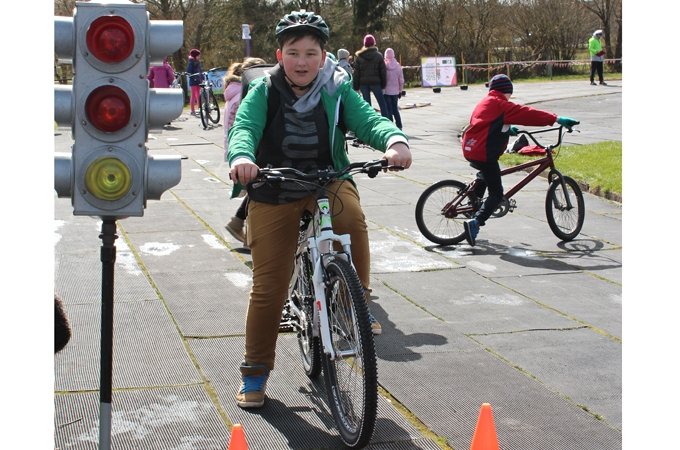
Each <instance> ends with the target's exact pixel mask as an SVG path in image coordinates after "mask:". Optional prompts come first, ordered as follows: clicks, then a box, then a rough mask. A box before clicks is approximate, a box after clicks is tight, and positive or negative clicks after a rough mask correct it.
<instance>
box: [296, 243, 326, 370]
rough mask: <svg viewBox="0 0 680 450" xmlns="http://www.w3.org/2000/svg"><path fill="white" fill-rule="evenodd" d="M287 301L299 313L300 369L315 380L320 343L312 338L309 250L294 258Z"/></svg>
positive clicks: (311, 285)
mask: <svg viewBox="0 0 680 450" xmlns="http://www.w3.org/2000/svg"><path fill="white" fill-rule="evenodd" d="M288 301H289V302H293V304H294V305H295V307H296V308H297V309H298V310H300V311H301V313H302V314H301V315H299V316H298V317H297V320H298V322H299V325H300V328H299V329H298V333H297V339H298V345H299V348H300V356H302V367H304V369H305V373H306V374H307V376H308V377H309V378H312V379H313V378H316V377H318V376H319V373H321V343H320V339H319V337H318V336H314V333H313V330H314V329H313V326H314V284H313V282H312V259H311V256H310V254H309V250H308V249H307V250H305V251H303V252H301V253H300V254H298V255H297V257H296V258H295V272H293V277H292V278H291V282H290V288H289V293H288Z"/></svg>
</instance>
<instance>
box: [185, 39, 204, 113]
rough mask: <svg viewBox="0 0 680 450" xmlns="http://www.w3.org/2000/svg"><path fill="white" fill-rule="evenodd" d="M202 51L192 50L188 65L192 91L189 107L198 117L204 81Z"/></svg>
mask: <svg viewBox="0 0 680 450" xmlns="http://www.w3.org/2000/svg"><path fill="white" fill-rule="evenodd" d="M200 58H201V51H200V50H199V49H197V48H194V49H191V51H190V52H189V64H187V73H188V74H189V88H190V89H191V97H190V99H189V107H190V108H191V114H193V115H196V114H197V113H196V105H198V104H199V102H200V95H201V81H203V69H202V68H201V61H200Z"/></svg>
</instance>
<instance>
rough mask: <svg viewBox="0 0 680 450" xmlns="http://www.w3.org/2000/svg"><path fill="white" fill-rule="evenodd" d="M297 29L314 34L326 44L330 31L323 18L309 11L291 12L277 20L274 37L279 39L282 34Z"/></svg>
mask: <svg viewBox="0 0 680 450" xmlns="http://www.w3.org/2000/svg"><path fill="white" fill-rule="evenodd" d="M298 27H306V28H309V29H311V30H312V31H314V32H316V33H317V34H318V35H319V36H320V37H321V39H322V40H323V42H324V43H326V42H327V41H328V38H329V37H330V30H329V29H328V25H327V24H326V21H325V20H323V17H321V16H320V15H318V14H314V13H313V12H311V11H305V10H304V9H301V10H300V11H292V12H291V13H290V14H286V15H285V16H283V18H282V19H281V20H279V23H278V25H276V37H277V38H280V37H281V35H282V34H283V33H284V32H286V31H289V30H291V29H294V28H298Z"/></svg>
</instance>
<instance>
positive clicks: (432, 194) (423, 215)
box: [416, 180, 472, 245]
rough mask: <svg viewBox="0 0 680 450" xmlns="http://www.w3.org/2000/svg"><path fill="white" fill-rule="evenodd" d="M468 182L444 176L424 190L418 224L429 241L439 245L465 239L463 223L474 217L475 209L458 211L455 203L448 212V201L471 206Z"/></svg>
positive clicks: (417, 215) (419, 201)
mask: <svg viewBox="0 0 680 450" xmlns="http://www.w3.org/2000/svg"><path fill="white" fill-rule="evenodd" d="M466 189H467V185H466V184H465V183H462V182H460V181H456V180H442V181H439V182H437V183H435V184H433V185H432V186H430V187H428V188H427V189H425V190H424V191H423V193H422V194H420V198H419V199H418V203H416V225H418V229H419V230H420V232H421V233H422V234H423V236H425V238H427V239H428V240H429V241H432V242H434V243H435V244H439V245H453V244H457V243H459V242H461V241H462V240H463V239H465V228H464V227H463V223H464V222H465V221H466V220H467V219H469V218H470V217H472V211H468V212H466V213H458V212H456V208H458V206H453V207H452V208H453V209H451V210H449V211H448V212H447V213H446V214H445V213H444V210H445V209H446V207H447V205H449V204H454V205H460V206H471V205H470V200H469V198H468V197H465V198H462V199H461V197H462V196H464V195H465V190H466Z"/></svg>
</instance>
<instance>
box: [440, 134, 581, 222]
mask: <svg viewBox="0 0 680 450" xmlns="http://www.w3.org/2000/svg"><path fill="white" fill-rule="evenodd" d="M561 128H562V126H560V127H554V128H547V129H545V130H538V131H533V132H528V131H520V133H521V134H526V135H528V136H529V137H530V138H531V139H532V140H533V141H534V142H535V143H536V144H537V145H539V146H541V144H539V143H538V141H536V139H535V138H534V137H533V134H539V133H546V132H549V131H554V130H559V129H561ZM561 143H562V134H561V133H559V139H558V141H557V143H556V144H554V145H548V146H547V147H543V146H541V147H543V148H544V149H545V152H546V154H545V156H544V157H543V158H539V159H534V160H532V161H527V162H525V163H522V164H518V165H516V166H512V167H507V168H505V169H502V170H501V177H504V176H505V175H509V174H512V173H515V172H519V171H524V170H526V169H529V168H531V167H535V169H533V170H532V171H531V172H529V173H528V174H527V175H526V176H525V177H524V178H522V179H521V180H519V181H518V182H517V183H516V184H515V185H514V186H513V187H511V188H510V189H508V190H507V191H505V192H504V193H503V196H504V197H505V198H506V199H508V200H509V199H511V198H512V197H513V196H514V195H515V194H516V193H517V192H519V191H520V190H521V189H522V188H524V187H525V186H526V185H527V184H529V183H530V182H531V181H533V179H534V178H536V177H537V176H538V175H540V174H541V173H543V172H544V171H545V170H546V169H550V172H549V173H548V181H552V180H553V179H554V177H558V179H559V180H560V183H561V184H562V188H563V189H565V185H564V179H563V177H562V173H560V171H559V170H557V169H556V168H555V161H554V159H553V154H552V151H553V149H555V148H557V147H559V146H560V144H561ZM473 167H474V166H473ZM477 183H479V181H478V180H477V179H475V180H473V181H472V182H471V183H470V184H469V185H468V186H467V189H466V192H474V189H475V187H476V186H477ZM463 199H464V196H459V197H456V198H455V199H454V200H452V201H451V202H450V203H448V204H446V206H445V207H444V209H443V212H444V215H447V212H448V211H455V213H458V214H461V213H466V212H474V209H473V207H471V206H460V203H461V202H462V201H463ZM566 200H567V206H568V207H569V208H571V207H572V204H571V199H570V197H569V196H567V197H566ZM447 217H449V216H448V215H447Z"/></svg>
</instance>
